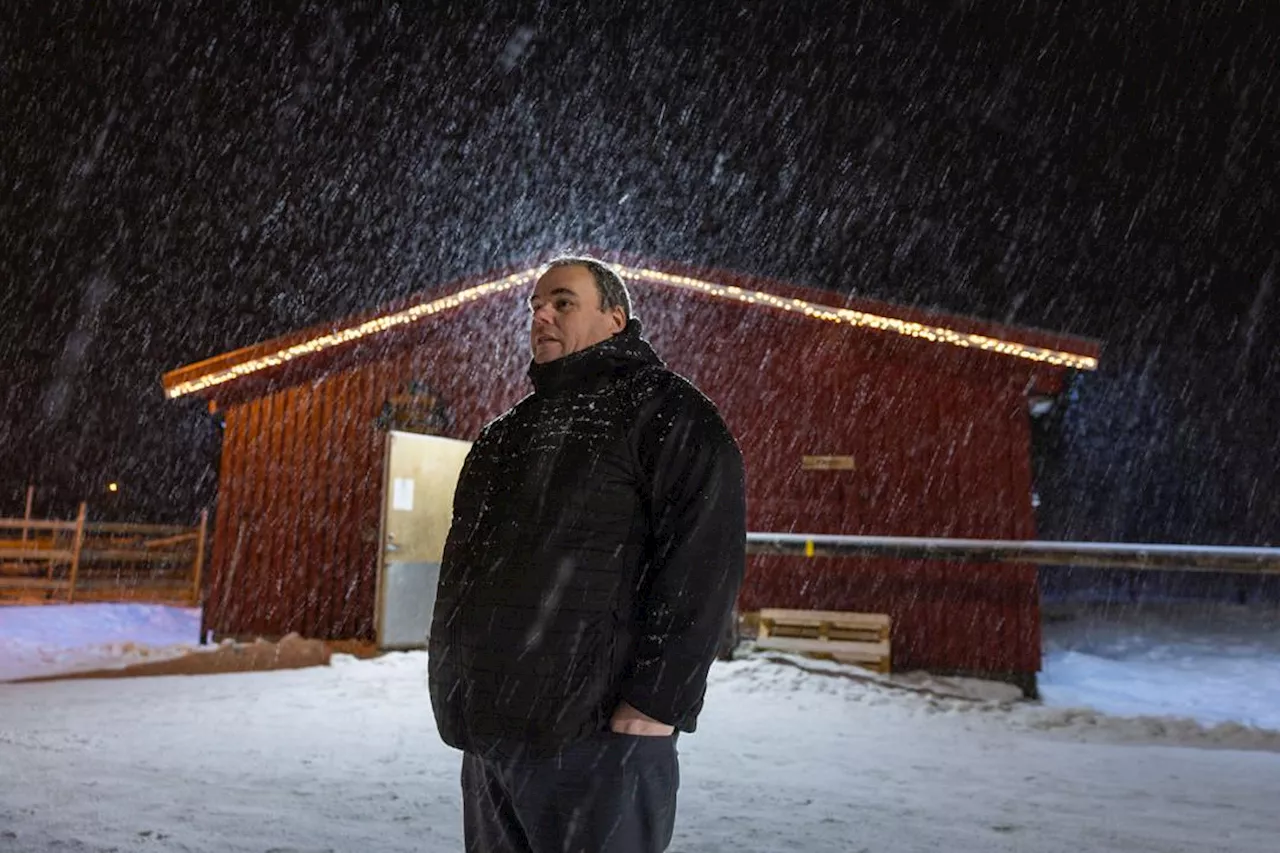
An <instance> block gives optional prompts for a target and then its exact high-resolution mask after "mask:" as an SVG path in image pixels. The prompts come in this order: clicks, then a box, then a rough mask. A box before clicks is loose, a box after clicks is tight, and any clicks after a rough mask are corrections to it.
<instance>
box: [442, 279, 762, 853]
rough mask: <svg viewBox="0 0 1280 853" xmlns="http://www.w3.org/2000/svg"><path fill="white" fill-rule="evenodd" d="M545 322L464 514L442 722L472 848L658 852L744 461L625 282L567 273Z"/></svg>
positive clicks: (710, 645) (552, 291) (732, 571)
mask: <svg viewBox="0 0 1280 853" xmlns="http://www.w3.org/2000/svg"><path fill="white" fill-rule="evenodd" d="M529 307H530V309H531V310H532V321H531V323H530V331H529V335H530V341H529V343H530V347H531V349H532V352H533V361H532V363H531V364H530V366H529V377H530V378H531V379H532V381H533V386H534V392H533V394H531V395H530V396H528V397H526V398H525V399H523V400H521V401H520V402H519V403H517V404H516V405H515V406H514V407H513V408H512V409H511V410H510V411H509V412H507V413H506V414H504V415H502V416H501V417H499V418H498V419H497V420H495V421H493V422H492V423H490V424H489V425H488V426H486V427H485V428H484V430H483V431H482V432H481V434H480V438H479V439H478V440H477V441H476V443H475V445H474V446H473V447H472V449H471V452H470V454H468V456H467V460H466V463H465V464H464V465H463V469H462V473H461V475H460V477H459V481H458V488H457V491H456V494H455V496H454V511H453V524H452V527H451V528H450V530H449V537H448V541H447V542H446V545H445V551H444V560H443V563H442V565H441V571H440V585H439V592H438V597H437V600H436V607H435V613H434V616H433V621H432V625H431V637H430V644H429V650H430V651H429V654H430V664H429V669H430V690H431V702H432V707H433V709H434V711H435V716H436V722H437V724H438V726H439V730H440V734H441V737H442V738H443V739H444V741H445V742H446V743H448V744H449V745H451V746H454V747H457V748H458V749H461V750H463V751H464V755H463V765H462V789H463V824H464V830H465V835H466V847H467V850H469V851H485V853H505V851H522V853H530V852H531V853H543V851H584V853H615V852H617V853H620V852H621V851H626V852H627V853H630V851H637V853H639V851H644V852H645V853H649V851H654V853H656V851H661V850H664V849H666V847H667V845H668V844H669V843H670V840H671V834H672V827H673V823H674V819H675V799H676V789H677V787H678V784H679V768H678V765H677V758H676V744H675V741H676V733H677V732H678V731H686V732H691V731H693V730H694V728H695V725H696V723H697V718H698V712H699V710H700V709H701V707H702V699H703V693H704V692H705V689H706V677H707V671H708V669H709V668H710V666H711V661H712V659H713V658H714V657H715V652H716V648H717V644H718V642H719V640H720V638H721V637H722V636H723V630H724V626H725V621H726V620H727V619H728V618H729V614H730V613H731V611H732V607H733V603H734V600H735V599H736V597H737V593H738V588H739V586H740V584H741V581H742V570H743V564H744V559H745V558H744V549H745V536H746V524H745V506H744V496H743V495H744V489H743V472H742V457H741V454H740V453H739V451H738V447H737V444H736V443H735V442H734V440H733V437H732V436H731V435H730V434H729V431H728V429H727V428H726V427H725V425H724V422H723V420H721V418H720V415H719V414H718V413H717V411H716V409H715V407H714V406H713V405H712V404H711V402H710V401H709V400H707V398H706V397H704V396H703V395H702V394H701V393H699V391H698V390H697V389H696V388H694V387H693V385H691V384H690V383H689V382H688V381H687V380H685V379H683V378H681V377H679V376H677V375H676V374H674V373H672V372H671V371H669V370H667V369H666V368H665V367H664V366H663V365H662V362H661V361H660V360H659V359H658V357H657V355H655V354H654V352H653V350H652V349H651V348H650V347H649V344H648V343H647V342H645V341H644V340H643V339H642V338H641V337H640V323H639V321H638V320H636V319H635V318H634V317H632V316H631V300H630V296H629V294H628V293H627V290H626V287H625V286H624V285H623V283H622V280H621V279H620V278H619V277H618V276H617V274H616V273H614V272H613V271H612V270H611V269H609V267H607V266H606V265H604V264H603V263H601V262H599V261H597V260H595V259H592V258H561V259H558V260H556V261H553V262H551V264H550V265H549V266H548V268H547V269H546V271H545V272H544V273H543V275H542V276H541V277H540V278H539V279H538V281H537V284H536V286H535V287H534V290H533V294H532V295H531V296H530V298H529Z"/></svg>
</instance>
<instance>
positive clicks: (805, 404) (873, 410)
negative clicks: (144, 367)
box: [163, 266, 1098, 680]
mask: <svg viewBox="0 0 1280 853" xmlns="http://www.w3.org/2000/svg"><path fill="white" fill-rule="evenodd" d="M622 271H623V272H624V274H625V276H626V278H627V279H628V282H629V284H630V286H631V288H632V293H633V299H634V302H635V306H636V314H637V316H639V317H640V319H641V320H642V322H643V323H644V326H645V334H646V337H648V338H649V339H650V340H651V341H652V342H653V344H654V346H655V348H656V349H657V351H658V353H659V354H660V355H661V356H662V357H663V358H664V359H665V360H666V361H667V363H668V364H669V365H670V366H671V367H672V368H673V369H675V370H676V371H678V372H680V373H682V374H684V375H685V376H688V377H689V378H691V379H692V380H693V381H694V382H695V383H696V384H697V385H698V386H699V387H700V388H701V389H702V390H703V391H704V392H705V393H706V394H707V395H708V396H709V397H711V399H713V400H714V401H715V402H716V403H717V405H718V406H719V407H720V409H721V411H722V412H723V414H724V416H725V419H726V420H727V422H728V423H729V426H730V428H731V429H732V430H733V432H734V434H735V435H736V436H737V438H738V440H739V442H740V444H741V446H742V450H743V453H744V456H745V460H746V465H747V475H748V513H749V516H748V526H749V529H751V530H753V531H769V532H803V533H846V534H883V535H900V536H942V537H972V538H999V539H1029V538H1034V511H1033V507H1032V488H1033V485H1032V476H1031V465H1030V416H1029V414H1028V406H1029V402H1030V401H1031V400H1033V399H1039V398H1045V397H1050V398H1051V397H1053V396H1055V395H1057V394H1058V393H1059V392H1060V391H1061V390H1062V388H1063V383H1064V379H1065V378H1066V376H1067V374H1068V373H1069V372H1070V371H1072V370H1080V369H1084V370H1091V369H1094V368H1095V367H1096V364H1097V356H1098V345H1097V344H1096V343H1094V342H1092V341H1087V340H1081V339H1079V338H1071V337H1066V336H1063V335H1057V334H1051V333H1047V332H1042V331H1036V330H1031V329H1025V328H1013V327H1007V326H1000V325H997V324H993V323H988V322H983V321H980V320H976V319H972V318H968V317H957V316H948V315H942V314H938V313H930V312H924V311H920V310H915V309H909V308H904V307H900V306H894V305H889V304H885V303H879V302H872V301H869V300H861V299H849V300H846V299H843V298H841V297H839V296H837V295H835V294H831V293H827V292H822V291H814V290H808V289H803V288H799V287H795V286H791V285H786V284H782V283H779V282H774V281H765V280H762V279H756V278H750V277H747V276H743V275H738V274H731V273H725V272H720V271H711V270H701V271H697V270H690V269H681V270H675V269H674V268H672V267H670V266H667V267H664V270H662V271H659V270H655V269H652V268H644V267H640V266H629V267H623V268H622ZM536 274H537V270H536V269H528V270H522V271H518V272H515V273H512V274H509V275H504V276H500V277H492V278H485V279H477V280H473V281H466V282H460V283H457V284H455V285H453V286H449V287H444V288H440V289H439V290H437V291H435V292H434V293H433V294H431V295H429V296H426V297H424V298H421V299H416V300H411V301H407V302H403V303H400V304H395V305H391V306H388V307H386V308H384V309H382V310H379V311H376V312H372V313H370V314H368V315H365V316H359V317H353V318H348V319H347V320H344V321H342V322H340V323H336V324H332V325H327V326H323V327H316V328H311V329H307V330H304V331H300V332H297V333H295V334H291V335H288V336H285V337H283V338H279V339H276V340H272V341H267V342H265V343H262V344H258V345H255V346H252V347H248V348H245V349H241V350H236V351H234V352H230V353H227V354H225V355H221V356H218V357H216V358H213V359H210V360H208V361H204V362H200V363H198V364H194V365H190V366H188V367H184V368H181V369H179V370H175V371H173V372H171V373H168V374H166V375H165V376H164V379H163V384H164V388H165V390H166V393H167V394H168V395H169V396H170V397H183V396H192V395H194V396H197V397H203V398H206V399H207V400H208V401H209V405H210V408H211V409H212V410H216V411H217V412H219V413H220V414H221V416H222V417H223V418H225V432H224V437H223V445H222V456H221V470H220V485H219V494H218V503H217V509H216V524H215V530H214V537H213V548H212V559H211V564H210V569H209V572H208V575H207V584H206V589H205V594H204V626H205V629H206V631H210V632H212V633H213V634H214V635H215V636H242V635H264V636H271V635H277V636H278V635H283V634H285V633H288V632H291V631H297V632H299V633H301V634H303V635H305V636H309V637H318V638H326V639H344V638H347V639H349V638H359V639H374V638H375V631H376V626H375V623H376V619H375V608H376V606H377V605H378V590H377V587H378V577H379V575H378V572H379V559H380V553H381V548H382V545H381V543H380V535H381V534H380V519H381V517H382V513H383V506H384V495H383V491H384V488H385V486H384V476H385V475H384V465H385V457H386V455H387V453H388V450H387V448H388V445H389V441H388V431H387V426H388V413H391V414H392V415H393V416H394V414H395V410H396V409H397V407H398V406H404V405H409V406H411V407H412V406H416V407H417V413H418V414H417V415H416V417H417V418H418V420H419V421H420V423H421V424H425V426H423V427H422V429H423V431H432V432H436V433H439V434H443V435H446V436H450V437H453V438H460V439H466V440H471V439H473V438H474V437H475V436H476V434H477V433H478V431H479V429H480V427H481V426H482V425H483V424H484V423H485V422H487V421H488V420H490V419H491V418H493V417H495V416H496V415H497V414H499V413H500V412H502V411H504V410H505V409H506V408H507V407H509V406H510V405H511V404H513V403H514V402H515V401H516V400H518V399H519V398H520V397H522V396H523V395H525V394H526V393H528V384H527V379H526V377H525V375H524V372H525V367H526V365H527V363H528V358H529V356H528V348H527V337H526V334H527V333H526V330H527V324H528V309H527V307H526V306H525V298H526V296H527V292H528V289H529V288H530V286H531V284H532V282H533V280H534V278H535V276H536ZM440 294H445V295H443V296H442V295H440ZM406 401H407V402H406ZM414 401H416V402H414ZM424 401H425V402H424ZM814 457H829V458H827V459H815V458H814ZM739 603H740V607H741V608H742V609H744V610H751V609H756V608H759V607H767V606H772V607H806V608H818V609H838V610H859V611H873V612H883V613H888V614H890V615H891V616H892V618H893V648H894V652H893V656H894V668H895V669H914V668H924V669H930V670H934V671H940V672H971V673H991V674H1003V675H1005V676H1013V677H1015V678H1017V679H1018V680H1025V679H1027V678H1030V679H1034V674H1035V673H1036V672H1037V671H1038V670H1039V666H1040V622H1039V592H1038V588H1037V582H1036V571H1035V568H1034V567H1033V566H1009V565H998V564H991V565H974V564H965V565H949V564H945V563H938V562H930V561H904V560H886V559H864V558H848V559H839V560H836V559H813V560H806V559H804V558H795V557H776V556H773V557H753V558H751V560H750V564H749V566H748V570H747V578H746V583H745V585H744V588H743V591H742V595H741V599H740V602H739Z"/></svg>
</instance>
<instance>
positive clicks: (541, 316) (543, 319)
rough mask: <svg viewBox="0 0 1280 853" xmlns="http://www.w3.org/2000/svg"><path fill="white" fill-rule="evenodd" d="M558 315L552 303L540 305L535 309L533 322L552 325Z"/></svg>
mask: <svg viewBox="0 0 1280 853" xmlns="http://www.w3.org/2000/svg"><path fill="white" fill-rule="evenodd" d="M555 315H556V312H555V309H554V308H552V306H550V305H540V306H538V307H537V308H535V309H533V322H535V323H543V324H545V325H550V324H551V321H552V319H554V317H555Z"/></svg>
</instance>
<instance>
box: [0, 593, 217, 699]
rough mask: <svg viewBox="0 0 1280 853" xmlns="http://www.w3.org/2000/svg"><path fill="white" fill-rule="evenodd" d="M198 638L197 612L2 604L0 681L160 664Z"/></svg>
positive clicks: (138, 607) (148, 607)
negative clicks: (159, 661)
mask: <svg viewBox="0 0 1280 853" xmlns="http://www.w3.org/2000/svg"><path fill="white" fill-rule="evenodd" d="M199 639H200V610H199V609H198V608H189V607H166V606H164V605H160V604H73V605H60V604H51V605H44V606H39V605H35V606H27V607H24V606H18V605H10V606H4V605H0V681H12V680H14V679H18V678H31V677H33V676H39V675H54V674H60V673H66V672H78V671H80V670H89V669H101V668H106V667H118V666H125V665H127V664H131V663H139V662H142V661H147V660H163V659H165V658H171V657H177V656H179V655H183V654H186V653H188V652H189V651H190V650H191V647H192V646H195V645H196V644H197V643H198V642H199Z"/></svg>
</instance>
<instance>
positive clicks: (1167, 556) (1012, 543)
mask: <svg viewBox="0 0 1280 853" xmlns="http://www.w3.org/2000/svg"><path fill="white" fill-rule="evenodd" d="M747 553H748V554H775V555H790V556H802V557H893V558H897V559H904V560H943V561H947V562H970V563H1032V564H1035V565H1041V566H1089V567H1096V568H1109V569H1145V570H1149V571H1198V572H1239V573H1246V574H1258V575H1270V574H1280V548H1249V547H1236V546H1221V545H1166V544H1147V543H1128V542H1041V541H1034V540H1016V539H1014V540H1004V539H932V538H922V537H911V536H837V535H824V534H806V533H748V534H747Z"/></svg>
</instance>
